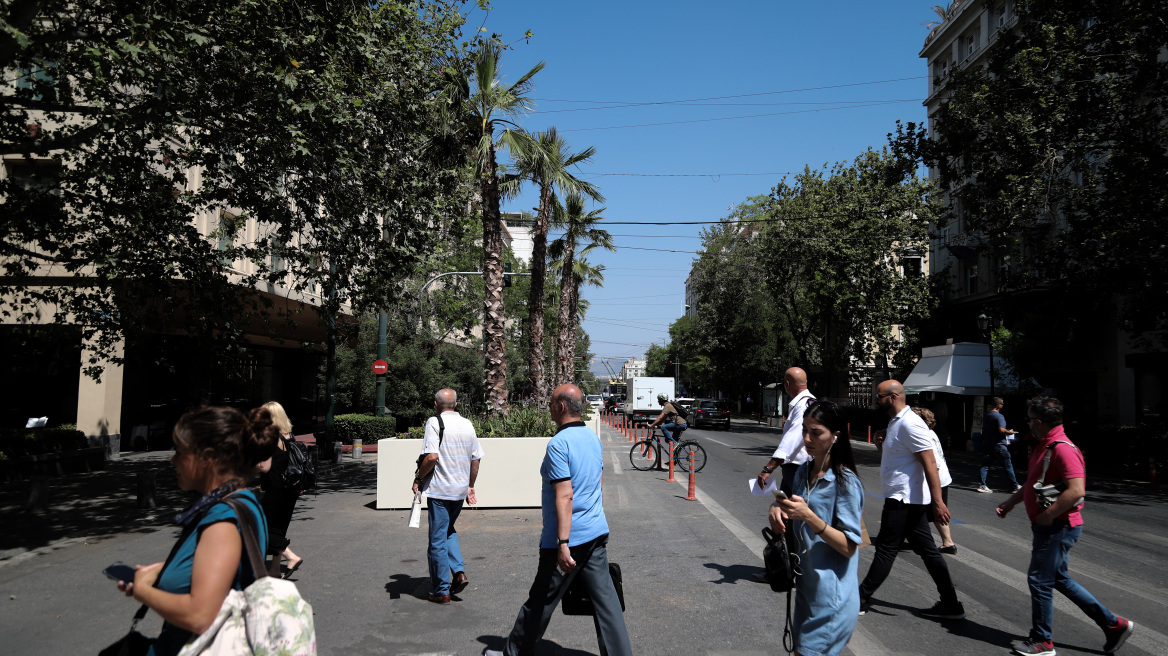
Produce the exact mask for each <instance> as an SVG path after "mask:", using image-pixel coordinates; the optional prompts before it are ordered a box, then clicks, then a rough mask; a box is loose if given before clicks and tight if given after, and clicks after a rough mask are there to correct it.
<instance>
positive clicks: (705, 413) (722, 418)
mask: <svg viewBox="0 0 1168 656" xmlns="http://www.w3.org/2000/svg"><path fill="white" fill-rule="evenodd" d="M689 424H690V425H691V426H693V427H694V428H701V427H703V426H712V427H714V428H721V429H722V430H729V429H730V408H729V406H727V405H726V402H725V401H715V400H713V399H697V400H696V401H694V404H693V406H692V407H691V408H690V410H689Z"/></svg>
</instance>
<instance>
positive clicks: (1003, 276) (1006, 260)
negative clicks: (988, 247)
mask: <svg viewBox="0 0 1168 656" xmlns="http://www.w3.org/2000/svg"><path fill="white" fill-rule="evenodd" d="M1009 279H1010V256H1009V255H1001V256H999V257H998V284H999V285H1004V284H1006V282H1007V281H1008V280H1009Z"/></svg>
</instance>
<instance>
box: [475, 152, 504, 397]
mask: <svg viewBox="0 0 1168 656" xmlns="http://www.w3.org/2000/svg"><path fill="white" fill-rule="evenodd" d="M497 168H498V166H497V164H496V162H495V152H494V150H491V152H490V153H489V155H488V161H487V166H486V167H485V170H484V171H483V177H482V179H481V180H480V189H481V191H482V196H483V286H484V287H485V288H486V294H485V301H484V308H483V353H484V357H485V359H486V362H485V366H484V369H485V372H486V378H487V381H486V383H487V384H486V391H487V410H488V411H491V412H501V411H503V410H504V409H506V407H507V357H506V356H507V340H506V334H505V328H506V325H505V321H506V317H505V315H504V313H503V218H502V216H501V215H500V213H499V180H498V178H497V177H496V173H497Z"/></svg>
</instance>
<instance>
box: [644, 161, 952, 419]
mask: <svg viewBox="0 0 1168 656" xmlns="http://www.w3.org/2000/svg"><path fill="white" fill-rule="evenodd" d="M935 216H936V200H935V192H934V190H933V188H932V187H931V185H930V184H929V183H928V182H927V181H925V180H922V179H920V178H919V177H917V175H916V174H915V170H914V167H913V166H912V163H911V161H909V162H906V161H905V160H904V159H903V158H899V157H896V156H894V155H893V154H891V153H889V152H888V151H884V152H874V151H871V150H869V151H867V152H865V153H863V154H862V155H860V156H859V157H857V158H856V159H855V160H854V161H853V162H851V163H838V164H835V165H834V166H832V167H831V168H830V169H826V170H812V169H810V168H808V169H806V170H804V172H803V173H800V174H798V175H796V176H794V178H793V179H791V180H783V181H782V182H780V183H779V184H778V185H777V186H776V187H775V188H774V189H773V190H772V191H771V193H770V195H769V196H756V197H752V198H750V199H747V201H746V202H745V203H743V204H741V205H740V206H738V207H737V208H736V209H735V211H734V212H733V213H732V214H731V215H730V216H729V217H727V218H726V219H724V220H723V221H722V222H721V223H720V224H719V225H717V226H713V227H711V228H709V229H707V230H705V231H704V233H703V237H704V245H705V250H704V251H703V252H702V254H701V256H700V257H699V259H698V262H697V263H696V264H695V266H694V272H693V275H692V278H691V284H693V286H694V287H695V289H696V291H697V292H698V294H699V297H700V298H701V303H700V304H699V305H698V308H697V313H696V314H695V315H694V317H693V318H692V319H690V318H682V319H680V320H679V321H678V322H676V323H675V324H674V326H673V327H672V328H671V329H670V336H671V339H672V343H671V345H670V347H669V348H668V349H663V351H662V352H655V353H654V356H655V357H657V358H661V357H662V356H663V355H668V356H670V358H667V359H671V358H672V357H674V356H677V357H680V358H681V362H682V363H683V365H686V366H687V367H688V371H687V372H686V373H687V374H688V375H689V376H690V379H691V382H692V383H694V384H695V385H709V386H714V387H718V388H721V389H723V390H726V391H728V392H730V393H731V394H732V395H745V394H747V393H750V392H755V391H756V390H757V389H758V385H759V383H760V382H763V381H772V380H774V379H775V376H776V373H777V370H778V371H781V370H782V369H785V368H786V367H789V366H792V365H798V366H802V367H804V368H811V369H816V370H819V371H821V372H822V376H823V378H822V379H821V387H822V388H823V389H824V390H825V393H828V394H836V395H841V396H843V395H845V394H846V384H847V379H846V376H847V372H848V370H849V368H850V366H851V365H852V364H853V363H854V362H869V361H873V360H874V361H876V362H881V361H886V362H888V364H889V365H890V366H897V365H898V363H899V362H900V361H899V360H897V357H898V356H901V357H902V358H903V357H907V356H911V355H912V354H913V352H914V350H915V347H914V345H913V344H912V343H911V342H909V343H905V344H899V343H897V342H896V340H895V339H894V337H893V334H892V330H891V327H892V326H893V325H895V324H901V325H904V324H907V325H908V326H909V327H910V329H911V327H912V326H913V325H914V324H918V323H920V322H922V321H923V320H924V319H925V318H926V317H927V316H928V315H929V313H930V311H931V309H932V308H933V307H934V305H935V301H934V298H933V296H932V292H931V289H930V286H929V283H928V280H927V279H926V278H925V277H924V276H905V275H903V274H902V271H901V269H900V268H899V267H898V264H899V262H900V261H901V259H902V258H905V257H909V256H915V255H921V254H923V253H925V252H927V250H928V248H927V232H926V228H927V225H928V223H929V221H930V220H932V219H934V218H935ZM907 332H908V334H909V335H910V338H911V336H912V335H913V332H912V331H911V330H909V331H907ZM776 359H777V360H778V362H777V363H776V362H775V360H776ZM657 366H658V367H659V366H660V363H658V364H657ZM666 375H670V374H666ZM683 378H685V376H683ZM828 390H831V391H828Z"/></svg>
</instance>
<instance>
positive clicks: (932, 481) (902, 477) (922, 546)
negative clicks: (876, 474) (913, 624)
mask: <svg viewBox="0 0 1168 656" xmlns="http://www.w3.org/2000/svg"><path fill="white" fill-rule="evenodd" d="M876 403H877V405H879V406H880V408H881V409H883V410H884V411H885V412H887V413H888V415H889V416H890V417H892V419H890V420H889V422H888V429H887V430H886V431H885V434H884V437H883V438H881V437H880V436H879V435H878V436H877V441H876V446H877V447H878V448H880V450H881V457H880V483H881V487H882V489H883V492H882V494H883V495H884V509H883V511H882V512H881V514H880V534H879V535H877V536H876V539H875V540H873V541H872V542H873V545H874V546H875V547H876V554H875V555H874V556H873V558H872V565H871V567H869V568H868V576H866V577H864V581H863V582H862V583H860V614H861V615H863V614H864V613H866V612H867V611H868V601H869V599H871V597H872V595H873V594H874V593H875V592H876V589H877V588H879V587H880V584H881V583H883V582H884V579H886V578H888V573H889V572H891V571H892V563H893V562H895V561H896V555H897V554H898V553H900V545H901V543H902V542H903V541H904V540H905V539H907V540H908V543H909V544H910V545H912V548H913V551H915V552H916V553H917V555H919V556H920V557H921V559H922V560H924V561H925V569H927V570H928V571H929V576H931V577H932V578H933V583H934V584H936V586H937V592H939V593H941V601H939V602H937V603H936V604H935V605H934V606H933V607H932V608H929V609H927V610H923V611H921V616H922V617H928V618H930V619H942V620H959V619H963V618H964V617H965V607H964V606H962V604H961V602H960V601H958V600H957V590H956V589H954V587H953V579H951V578H950V577H949V566H948V565H946V564H945V558H944V557H943V556H942V555H941V552H940V551H938V550H937V543H936V542H934V541H933V533H932V531H930V530H929V523H928V520H929V517H928V509H929V506H930V505H932V507H933V516H934V518H935V519H936V521H938V522H941V523H943V524H948V523H949V509H948V508H947V507H946V506H945V502H944V500H942V497H941V479H940V475H939V473H938V471H937V460H936V456H935V455H934V454H933V440H932V438H930V437H929V427H928V426H927V425H926V424H925V421H924V420H923V419H921V418H920V417H918V416H917V414H916V413H915V412H913V411H912V410H911V409H910V408H909V407H908V405H907V404H906V403H905V400H904V386H903V385H901V384H900V383H899V382H897V381H895V380H886V381H884V382H883V383H880V385H879V386H877V388H876Z"/></svg>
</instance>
